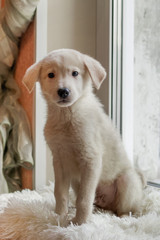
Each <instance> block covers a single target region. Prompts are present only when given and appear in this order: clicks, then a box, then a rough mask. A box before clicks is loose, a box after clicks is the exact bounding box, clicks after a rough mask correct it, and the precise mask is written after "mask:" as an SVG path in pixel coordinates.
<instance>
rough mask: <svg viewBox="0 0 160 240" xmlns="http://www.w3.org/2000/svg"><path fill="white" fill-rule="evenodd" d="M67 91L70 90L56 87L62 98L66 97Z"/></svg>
mask: <svg viewBox="0 0 160 240" xmlns="http://www.w3.org/2000/svg"><path fill="white" fill-rule="evenodd" d="M69 93H70V91H69V89H68V88H60V89H58V95H59V96H60V97H61V98H63V99H65V98H67V97H68V95H69Z"/></svg>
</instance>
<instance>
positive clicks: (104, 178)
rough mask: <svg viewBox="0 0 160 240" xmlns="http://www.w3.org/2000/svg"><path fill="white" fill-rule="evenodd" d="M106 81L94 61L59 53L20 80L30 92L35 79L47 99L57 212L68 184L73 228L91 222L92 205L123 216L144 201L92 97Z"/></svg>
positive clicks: (64, 206) (65, 51)
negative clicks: (72, 194)
mask: <svg viewBox="0 0 160 240" xmlns="http://www.w3.org/2000/svg"><path fill="white" fill-rule="evenodd" d="M105 77H106V72H105V70H104V68H103V67H102V66H101V65H100V63H99V62H97V61H96V60H94V59H93V58H91V57H89V56H87V55H84V54H82V53H79V52H78V51H75V50H71V49H61V50H56V51H53V52H51V53H50V54H48V55H47V56H46V57H45V58H44V59H42V60H41V61H40V62H38V63H36V64H34V65H32V66H31V67H30V68H29V69H28V70H27V72H26V74H25V76H24V79H23V82H24V84H25V85H26V87H27V88H28V90H29V91H32V89H33V86H34V83H35V81H39V82H40V85H41V88H42V92H43V95H44V97H45V99H46V101H47V106H48V115H47V122H46V125H45V129H44V133H45V138H46V141H47V143H48V145H49V147H50V149H51V151H52V154H53V165H54V171H55V198H56V212H57V213H58V214H60V215H62V214H67V212H68V192H69V187H70V185H72V187H73V189H74V190H75V193H76V194H77V200H76V208H77V211H76V216H75V218H74V219H73V222H74V223H77V224H82V223H85V222H86V221H87V220H88V219H89V217H90V215H91V213H92V208H93V203H94V204H95V205H97V206H99V207H101V208H104V209H107V210H111V211H113V212H115V213H116V214H117V215H122V214H126V213H129V212H130V211H131V212H135V211H137V210H138V209H139V206H140V202H141V198H142V187H143V180H142V177H141V175H140V174H139V173H138V172H137V171H136V170H135V169H133V168H132V166H131V163H130V161H129V160H128V158H127V156H126V153H125V151H124V147H123V145H122V142H121V139H120V137H119V135H118V134H117V133H116V131H115V129H114V128H113V126H112V124H111V122H110V119H109V118H108V116H107V115H106V114H105V113H104V111H103V107H102V105H101V103H100V102H99V100H98V99H97V97H96V96H95V95H94V93H93V86H94V87H96V88H97V89H98V88H99V87H100V85H101V83H102V82H103V80H104V79H105Z"/></svg>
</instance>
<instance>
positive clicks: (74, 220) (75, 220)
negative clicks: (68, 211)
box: [70, 217, 87, 225]
mask: <svg viewBox="0 0 160 240" xmlns="http://www.w3.org/2000/svg"><path fill="white" fill-rule="evenodd" d="M86 222H87V220H86V219H82V218H77V217H74V218H72V220H71V221H70V223H71V224H73V225H81V224H83V223H86Z"/></svg>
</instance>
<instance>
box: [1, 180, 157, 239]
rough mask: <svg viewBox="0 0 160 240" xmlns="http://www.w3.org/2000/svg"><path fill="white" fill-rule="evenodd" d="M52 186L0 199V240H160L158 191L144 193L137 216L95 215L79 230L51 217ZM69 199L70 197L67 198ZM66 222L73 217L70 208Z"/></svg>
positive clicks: (16, 193) (72, 209)
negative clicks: (141, 205)
mask: <svg viewBox="0 0 160 240" xmlns="http://www.w3.org/2000/svg"><path fill="white" fill-rule="evenodd" d="M53 188H54V185H53V183H50V185H49V186H47V187H43V188H42V189H41V190H39V191H29V190H23V191H22V192H15V193H13V194H3V195H0V240H5V239H10V240H22V239H23V240H42V239H43V240H51V239H52V240H53V239H54V240H61V239H62V240H80V239H82V240H90V239H92V240H139V239H140V240H152V239H154V240H160V191H159V190H158V189H155V188H152V187H148V188H146V189H145V191H144V199H143V200H144V202H143V210H142V213H141V216H139V217H130V216H128V217H123V218H118V217H116V216H115V215H112V214H110V213H107V212H104V211H99V212H95V213H93V215H92V219H91V220H90V221H89V222H88V223H87V224H83V225H81V226H74V225H69V226H68V227H60V225H61V226H62V225H63V226H64V225H65V222H66V219H60V218H59V217H58V216H57V215H56V214H55V213H54V206H55V199H54V195H53ZM71 195H72V194H71ZM72 202H73V201H72V198H71V204H70V208H69V209H70V210H69V215H68V217H69V218H72V217H73V215H74V214H75V209H74V207H72Z"/></svg>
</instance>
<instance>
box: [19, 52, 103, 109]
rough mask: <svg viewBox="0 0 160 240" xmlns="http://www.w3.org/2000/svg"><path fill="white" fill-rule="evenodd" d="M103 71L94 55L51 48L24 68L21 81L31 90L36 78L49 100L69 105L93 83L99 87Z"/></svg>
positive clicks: (59, 104)
mask: <svg viewBox="0 0 160 240" xmlns="http://www.w3.org/2000/svg"><path fill="white" fill-rule="evenodd" d="M105 77H106V72H105V70H104V68H103V67H102V66H101V64H100V63H99V62H98V61H96V60H95V59H93V58H91V57H89V56H87V55H84V54H82V53H80V52H78V51H75V50H71V49H61V50H56V51H53V52H51V53H50V54H48V55H47V57H45V58H44V59H42V60H41V61H40V62H38V63H35V64H34V65H32V66H31V67H30V68H28V70H27V71H26V73H25V75H24V78H23V80H22V81H23V83H24V85H25V86H26V87H27V89H28V90H29V91H30V92H31V91H32V90H33V87H34V83H35V82H36V81H39V82H40V84H41V88H42V92H43V94H44V96H45V98H46V99H47V101H49V102H50V103H54V104H56V105H58V106H60V107H67V106H71V105H72V104H73V103H74V102H76V101H77V100H78V99H79V98H80V97H81V96H82V95H83V94H84V93H85V92H86V89H88V88H89V86H91V82H92V84H93V85H94V86H95V87H96V88H97V89H99V87H100V85H101V83H102V82H103V80H104V79H105Z"/></svg>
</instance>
